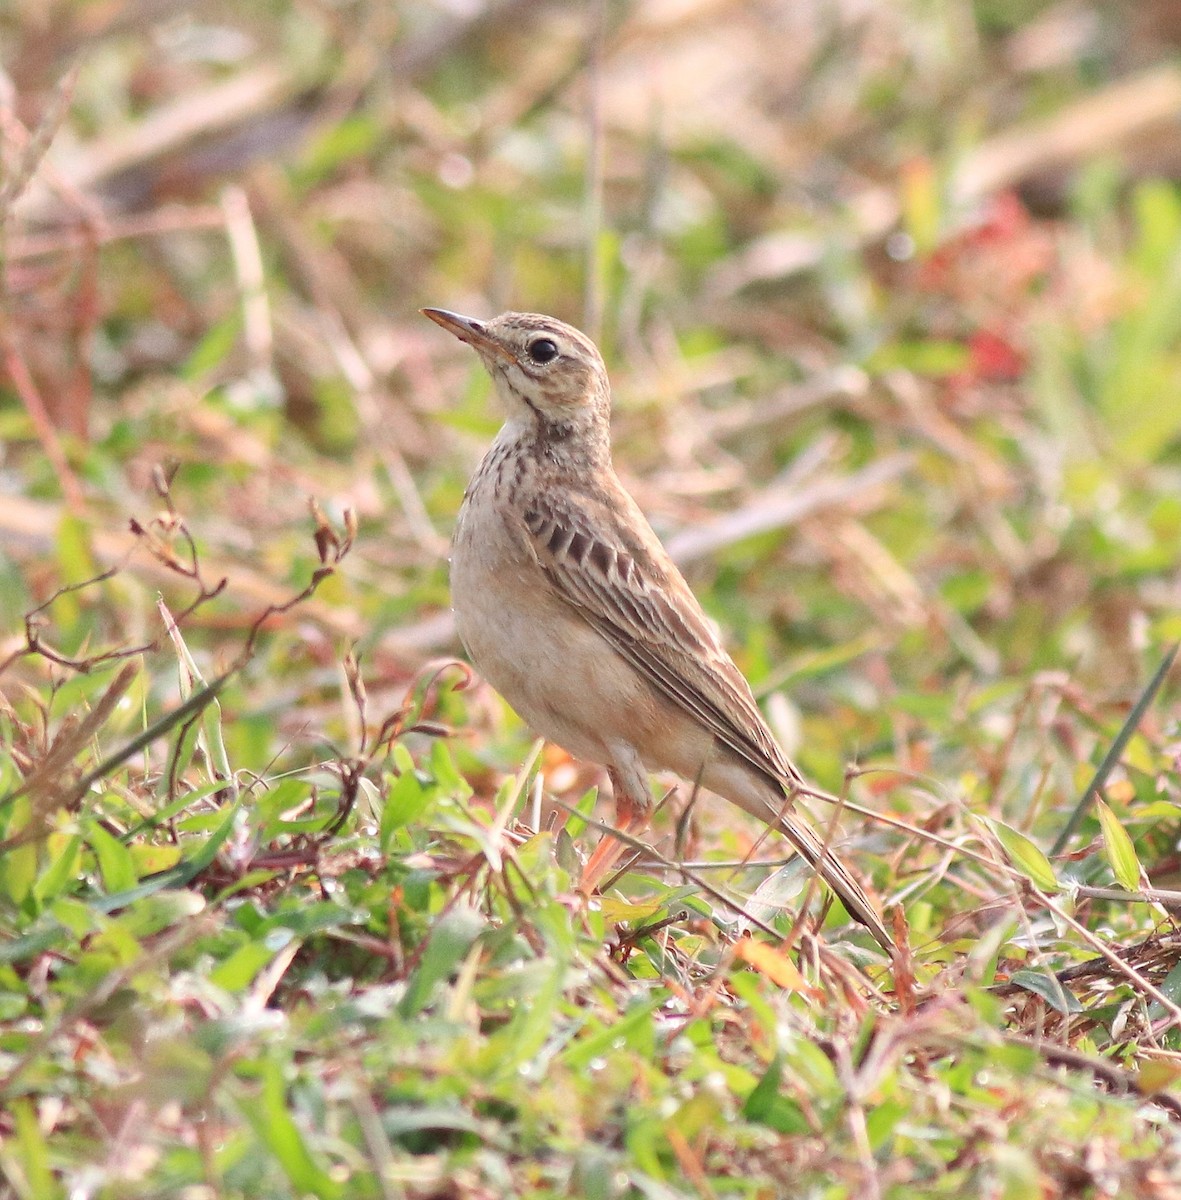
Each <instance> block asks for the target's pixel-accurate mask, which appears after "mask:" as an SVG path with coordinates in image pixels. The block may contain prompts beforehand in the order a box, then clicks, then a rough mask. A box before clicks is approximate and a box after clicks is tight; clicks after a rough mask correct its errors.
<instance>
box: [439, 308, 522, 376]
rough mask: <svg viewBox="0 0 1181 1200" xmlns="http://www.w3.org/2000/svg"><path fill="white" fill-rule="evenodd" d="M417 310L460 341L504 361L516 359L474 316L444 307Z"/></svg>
mask: <svg viewBox="0 0 1181 1200" xmlns="http://www.w3.org/2000/svg"><path fill="white" fill-rule="evenodd" d="M419 312H421V313H422V315H423V316H424V317H430V319H431V320H432V321H434V323H435V324H436V325H441V326H442V327H443V328H444V329H446V330H447V332H448V333H453V334H455V336H456V337H457V338H459V340H460V341H461V342H467V344H468V345H469V346H474V347H475V348H476V349H477V350H479V351H486V352H487V353H489V354H493V355H495V356H496V357H497V358H502V359H504V360H505V361H506V362H513V363H515V362H516V361H517V356H516V355H515V354H514V353H513V352H512V351H511V350H510V349H509V348H508V347H507V346H506V345H504V343H503V342H501V341H499V340H498V339H497V338H495V337H493V336H492V335H491V334H490V333H489V332H488V326H487V325H486V324H485V323H484V322H483V321H477V320H476V318H475V317H465V316H462V315H461V314H459V313H453V312H448V311H447V309H445V308H421V309H419Z"/></svg>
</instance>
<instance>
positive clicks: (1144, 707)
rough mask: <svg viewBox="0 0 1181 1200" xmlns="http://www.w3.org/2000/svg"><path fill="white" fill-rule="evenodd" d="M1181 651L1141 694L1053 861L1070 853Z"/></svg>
mask: <svg viewBox="0 0 1181 1200" xmlns="http://www.w3.org/2000/svg"><path fill="white" fill-rule="evenodd" d="M1178 650H1181V642H1175V643H1174V644H1173V648H1172V649H1171V650H1170V651H1169V652H1168V654H1166V655H1165V657H1164V661H1163V662H1162V663H1161V665H1160V666H1159V667H1158V668H1157V670H1156V674H1155V675H1154V676H1153V677H1152V678H1151V679H1150V680H1149V682H1148V686H1147V687H1146V688H1145V689H1144V691H1143V692H1142V693H1141V694H1140V699H1139V700H1137V701H1136V705H1135V707H1134V708H1133V709H1132V711H1131V712H1130V713H1129V714H1128V719H1127V720H1126V721H1125V722H1124V724H1123V728H1122V729H1121V730H1120V731H1119V733H1117V734H1116V737H1115V741H1114V742H1112V743H1111V749H1110V750H1108V751H1107V753H1106V754H1105V755H1104V756H1103V761H1102V762H1101V763H1100V764H1099V769H1098V770H1097V771H1096V772H1095V777H1094V778H1093V779H1092V780H1091V782H1090V784H1089V785H1088V787H1087V790H1086V791H1085V792H1083V795H1082V799H1081V800H1079V802H1078V804H1076V805H1075V807H1074V812H1072V813H1071V814H1070V819H1069V820H1068V821H1067V822H1066V825H1065V826H1064V827H1063V829H1062V832H1061V833H1060V834H1059V835H1058V838H1057V840H1056V841H1055V842H1054V844H1053V846H1051V847H1050V856H1051V857H1053V856H1054V855H1055V854H1061V853H1062V851H1063V850H1065V849H1066V845H1067V843H1068V842H1069V841H1070V839H1071V838H1072V837H1073V836H1074V833H1075V830H1076V829H1078V827H1079V824H1080V823H1081V822H1082V819H1083V817H1085V816H1086V815H1087V810H1088V809H1089V808H1090V807H1091V804H1092V803H1093V802H1094V800H1095V797H1096V796H1098V795H1099V792H1100V791H1101V790H1102V788H1103V785H1104V784H1105V783H1106V782H1107V777H1108V776H1109V775H1110V774H1111V772H1112V771H1113V770H1114V769H1115V764H1116V763H1117V762H1119V760H1120V758H1121V757H1122V756H1123V753H1124V748H1125V747H1126V746H1127V744H1128V742H1129V741H1130V740H1131V737H1132V734H1133V733H1135V732H1136V728H1137V726H1139V724H1140V722H1141V720H1142V719H1143V717H1144V714H1145V713H1146V712H1147V711H1148V706H1149V705H1150V704H1151V703H1152V701H1153V699H1154V698H1155V696H1156V694H1157V692H1159V691H1160V688H1161V684H1163V683H1164V681H1165V676H1167V675H1168V673H1169V670H1170V668H1171V667H1172V665H1173V660H1174V659H1175V658H1176V657H1177V651H1178Z"/></svg>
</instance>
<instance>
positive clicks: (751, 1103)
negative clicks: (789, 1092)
mask: <svg viewBox="0 0 1181 1200" xmlns="http://www.w3.org/2000/svg"><path fill="white" fill-rule="evenodd" d="M782 1079H783V1055H782V1054H777V1055H775V1057H774V1058H773V1059H772V1060H771V1062H770V1064H769V1065H768V1067H767V1070H766V1071H765V1072H764V1074H763V1077H762V1079H760V1080H759V1082H758V1083H756V1084H755V1086H754V1088H753V1090H752V1091H751V1093H750V1095H749V1096H747V1098H746V1103H745V1104H744V1105H743V1106H742V1115H743V1116H744V1117H745V1118H746V1119H747V1120H748V1121H755V1122H757V1123H758V1124H759V1125H766V1126H767V1128H768V1129H774V1130H775V1132H776V1133H806V1132H807V1131H808V1121H807V1118H806V1117H805V1116H804V1114H803V1113H802V1112H801V1111H800V1108H799V1105H797V1104H795V1103H793V1102H792V1101H791V1100H789V1099H788V1098H787V1097H786V1096H783V1095H781V1094H780V1091H779V1084H780V1081H781V1080H782Z"/></svg>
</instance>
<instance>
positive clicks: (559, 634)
mask: <svg viewBox="0 0 1181 1200" xmlns="http://www.w3.org/2000/svg"><path fill="white" fill-rule="evenodd" d="M423 313H424V314H425V315H426V316H428V317H430V318H431V320H432V321H435V322H436V323H437V324H439V325H441V326H442V327H443V328H444V329H446V330H449V331H450V332H451V333H453V334H455V336H456V337H458V338H459V339H460V340H461V341H464V342H467V343H468V345H469V346H472V347H473V348H474V349H475V351H476V353H477V354H479V356H480V359H481V361H482V362H483V364H484V366H485V367H486V368H487V370H488V373H489V374H490V375H491V376H492V379H493V382H494V383H495V385H496V392H497V395H498V396H499V398H500V401H501V404H502V405H503V406H504V408H505V410H506V413H507V420H506V421H505V423H504V426H503V427H502V428H501V430H500V433H499V434H498V435H497V438H496V440H495V441H494V442H493V443H492V446H491V448H490V449H489V451H488V453H487V454H486V455H485V456H484V459H483V461H482V462H481V463H480V466H479V468H478V469H477V471H476V473H475V475H474V476H473V477H472V481H471V483H470V484H469V485H468V489H467V492H466V494H465V495H464V499H463V506H462V507H461V509H460V511H459V520H458V523H457V524H456V528H455V536H454V538H453V540H452V548H451V602H452V606H453V607H454V609H455V621H456V626H457V628H458V631H459V636H460V638H461V640H462V641H463V644H464V646H465V648H466V649H467V652H468V654H469V655H470V656H471V659H472V662H473V663H474V664H475V666H476V668H477V670H479V672H480V673H481V674H482V675H483V676H484V678H485V679H487V681H488V682H489V683H491V684H492V686H493V687H494V688H496V690H497V691H498V692H500V694H501V695H502V696H504V698H505V699H506V700H507V701H508V702H509V703H510V704H511V705H512V706H513V708H515V709H516V710H517V712H518V713H519V714H520V715H521V717H523V718H524V720H525V721H526V722H528V724H529V725H531V726H532V727H533V729H534V730H535V731H536V732H537V733H539V734H541V735H542V736H543V737H545V738H548V739H549V740H550V741H553V742H556V743H557V744H558V745H559V746H562V747H563V748H564V749H566V750H567V751H569V752H570V753H571V754H572V755H574V756H575V757H576V758H581V759H585V760H587V761H589V762H595V763H601V764H603V765H605V766H606V768H607V771H608V773H609V775H610V778H611V784H612V788H613V790H614V793H615V805H616V819H617V822H618V824H619V826H620V827H621V828H622V829H624V830H627V831H637V830H639V829H642V828H643V827H644V826H645V825H646V823H647V820H648V816H649V813H650V811H651V807H652V793H651V790H650V787H649V783H648V775H647V773H648V771H649V770H668V771H673V772H675V773H676V774H678V775H680V776H681V777H682V778H683V779H686V780H690V781H693V782H694V784H698V783H699V784H700V785H701V786H702V787H705V788H707V789H708V790H709V791H712V792H715V793H716V794H718V795H720V796H724V797H725V798H726V799H727V800H730V801H732V802H733V803H734V804H737V805H738V807H739V808H742V809H745V810H746V811H747V812H748V813H751V814H753V815H754V816H756V817H758V818H759V819H760V820H762V821H764V822H766V823H767V824H768V825H770V826H771V827H772V828H774V829H777V830H779V831H780V832H781V833H782V834H783V835H784V837H786V838H787V840H788V841H789V842H791V844H792V845H793V846H794V847H795V848H796V849H797V850H798V851H799V852H800V854H802V855H803V857H804V858H805V859H806V860H807V861H808V862H809V863H810V864H811V865H812V867H813V868H814V870H815V871H816V873H817V874H818V875H819V876H820V878H821V879H823V880H824V882H825V883H826V884H828V886H829V887H830V888H832V890H833V891H834V892H835V893H836V894H837V895H838V896H839V897H840V898H841V900H842V901H843V903H844V905H845V908H846V909H848V911H849V913H850V914H851V915H852V916H854V917H855V918H856V919H857V920H858V921H860V922H862V924H864V925H866V926H867V927H868V928H869V930H870V932H871V933H872V934H873V936H874V938H876V939H877V941H878V942H879V943H880V944H881V945H882V946H883V947H885V948H887V949H889V948H890V947H891V945H892V943H891V940H890V935H889V934H888V933H887V932H886V929H885V926H884V925H883V924H882V919H881V917H880V916H879V915H878V913H877V910H876V909H875V908H874V906H873V904H872V903H871V901H870V899H869V897H868V896H867V895H866V894H865V891H864V890H863V889H862V887H861V885H860V884H859V883H858V882H857V880H856V879H854V878H853V876H852V875H851V874H850V873H849V871H848V869H847V868H846V867H845V865H844V863H842V862H841V860H840V859H839V858H837V856H836V855H835V854H833V852H832V851H831V850H829V849H828V847H827V846H825V845H824V843H823V842H822V841H821V839H820V838H819V837H818V836H817V834H816V832H815V830H814V829H813V828H812V827H811V826H810V825H809V824H808V823H807V822H806V821H805V820H804V818H803V817H802V816H801V815H800V814H799V813H798V812H796V811H793V807H792V800H793V797H794V796H795V795H796V793H797V792H799V791H800V790H801V789H803V788H804V782H803V779H802V778H801V776H800V774H799V772H798V771H797V770H796V768H795V767H794V766H793V765H792V763H791V762H790V761H789V759H788V758H787V755H786V754H784V752H783V751H782V750H781V749H780V747H779V745H778V743H777V742H776V741H775V738H774V737H773V735H772V734H771V731H770V729H768V727H767V724H766V722H765V721H764V720H763V717H762V714H761V713H760V712H759V709H758V705H757V704H756V703H755V699H754V695H753V693H752V692H751V690H750V685H749V684H748V683H747V682H746V679H745V678H744V676H743V674H742V672H741V671H739V669H738V667H737V666H735V664H734V662H733V661H732V660H731V658H730V656H729V655H728V654H727V653H726V651H725V650H724V649H723V648H722V645H721V643H720V642H719V640H718V637H717V634H716V633H715V632H714V629H713V626H712V625H711V624H710V622H709V620H708V619H707V618H706V616H705V613H704V612H703V611H702V609H701V606H700V605H699V604H698V602H697V598H696V597H695V596H694V595H693V593H692V592H691V591H690V590H689V585H688V584H687V583H686V582H685V580H684V578H683V577H682V576H681V573H680V571H678V570H677V568H676V566H674V564H673V562H672V560H671V559H670V558H669V556H668V554H667V553H666V552H665V550H664V547H663V546H662V545H661V544H660V541H659V540H658V539H657V537H656V534H655V533H654V532H653V530H652V527H651V526H650V525H649V524H648V522H647V520H646V519H645V517H644V514H643V513H642V512H640V509H639V507H638V506H637V505H636V502H635V501H634V500H633V499H632V498H631V496H630V495H628V493H627V492H626V491H625V490H624V488H623V485H622V484H621V483H620V482H619V479H618V478H617V477H616V474H615V470H614V468H613V467H612V465H611V442H610V431H609V422H610V415H611V392H610V385H609V383H608V380H607V371H606V368H605V367H604V366H603V360H602V358H601V357H600V356H599V352H598V350H597V349H596V348H595V346H594V344H593V343H592V342H591V341H590V340H589V339H588V338H586V337H584V336H583V335H582V334H581V333H579V332H578V330H576V329H572V328H571V327H570V326H569V325H564V324H563V323H562V322H561V321H556V320H554V319H553V318H552V317H544V316H540V315H538V314H536V313H514V312H509V313H503V314H502V315H501V316H499V317H496V318H494V319H493V320H491V321H478V320H475V319H474V318H472V317H464V316H460V315H459V314H457V313H452V312H447V311H445V310H443V309H439V308H425V309H423ZM621 849H622V847H621V845H620V843H619V842H618V841H617V840H615V839H612V838H605V839H604V840H603V842H602V843H601V844H600V846H599V847H598V849H597V850H596V851H595V853H594V854H593V855H592V856H591V859H590V861H589V862H588V863H587V866H586V870H585V872H584V875H583V880H582V886H583V888H584V890H587V891H589V890H591V889H592V888H593V887H594V886H595V884H596V883H597V882H598V881H599V879H600V878H601V877H602V876H603V874H604V873H605V872H606V871H607V869H608V868H609V867H610V865H611V863H612V862H614V861H615V859H616V858H617V857H618V856H619V853H620V852H621Z"/></svg>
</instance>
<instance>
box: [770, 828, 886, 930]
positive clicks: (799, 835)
mask: <svg viewBox="0 0 1181 1200" xmlns="http://www.w3.org/2000/svg"><path fill="white" fill-rule="evenodd" d="M775 827H776V828H777V829H779V830H780V832H781V833H782V834H783V836H784V837H785V838H787V840H788V841H789V842H791V844H792V845H793V846H794V847H795V848H796V849H797V850H798V851H799V852H800V853H801V854H802V855H803V856H804V858H806V859H807V860H808V862H809V864H810V865H811V867H812V869H813V870H814V871H815V872H816V874H817V875H819V876H820V878H821V879H823V880H824V882H825V883H827V884H828V886H829V887H830V888H832V890H833V891H834V892H836V894H837V895H838V896H839V897H840V900H841V903H842V904H843V905H844V906H845V908H847V909H848V910H849V915H850V916H851V917H854V918H856V919H857V920H858V921H860V922H861V924H862V925H864V926H865V927H866V929H868V930H869V932H870V933H872V934H873V937H874V941H876V942H877V944H878V945H879V946H881V947H882V949H883V950H891V951H892V950H893V949H894V939H893V938H892V937H890V935H889V933H887V932H886V926H885V924H884V923H883V921H882V918H881V917H880V916H879V915H878V910H877V909H876V908H874V906H873V903H872V901H871V900H870V898H869V897H868V896H867V895H866V894H865V889H864V888H863V887H862V886H861V884H859V883H858V882H857V880H856V879H854V878H853V876H852V875H850V874H849V868H848V867H846V866H845V864H844V863H843V862H841V860H840V859H839V858H838V857H837V856H836V855H835V854H834V853H833V852H832V851H831V850H828V849H826V848H825V846H824V844H823V843H822V842H821V841H820V839H819V838H818V837H817V836H816V833H815V831H814V830H813V829H812V827H811V826H810V825H805V824H804V822H803V821H802V820H800V818H799V817H797V816H795V815H794V814H792V815H790V816H789V815H787V814H785V815H783V816H782V817H780V818H779V820H778V821H777V822H776V826H775Z"/></svg>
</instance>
